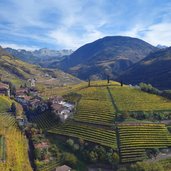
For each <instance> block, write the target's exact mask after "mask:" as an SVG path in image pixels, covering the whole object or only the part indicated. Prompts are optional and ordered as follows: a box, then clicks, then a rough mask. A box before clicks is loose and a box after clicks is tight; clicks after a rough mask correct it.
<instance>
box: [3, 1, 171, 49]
mask: <svg viewBox="0 0 171 171" xmlns="http://www.w3.org/2000/svg"><path fill="white" fill-rule="evenodd" d="M115 35H123V36H131V37H137V38H141V39H143V40H145V41H147V42H149V43H151V44H153V45H157V44H162V45H167V46H171V1H170V0H0V45H1V46H3V47H7V46H8V47H12V48H16V49H22V48H24V49H28V50H34V49H38V48H44V47H47V48H50V49H73V50H75V49H77V48H79V47H80V46H82V45H84V44H86V43H89V42H92V41H94V40H96V39H99V38H102V37H104V36H115Z"/></svg>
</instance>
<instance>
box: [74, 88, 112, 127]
mask: <svg viewBox="0 0 171 171" xmlns="http://www.w3.org/2000/svg"><path fill="white" fill-rule="evenodd" d="M78 93H79V94H81V96H82V98H81V100H80V101H79V103H78V105H77V110H76V111H77V112H76V114H75V115H74V119H75V120H76V121H81V122H89V123H98V124H102V125H107V124H108V125H110V124H112V123H113V121H114V118H115V110H114V107H113V105H112V102H111V99H110V96H109V94H108V91H107V88H106V87H89V88H86V89H82V90H80V91H79V92H78Z"/></svg>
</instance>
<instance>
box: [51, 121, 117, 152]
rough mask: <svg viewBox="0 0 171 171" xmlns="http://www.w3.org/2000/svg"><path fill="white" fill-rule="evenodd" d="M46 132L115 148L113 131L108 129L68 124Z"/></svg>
mask: <svg viewBox="0 0 171 171" xmlns="http://www.w3.org/2000/svg"><path fill="white" fill-rule="evenodd" d="M48 132H49V133H53V134H59V135H65V136H70V137H75V138H79V139H83V140H86V141H90V142H94V143H97V144H100V145H104V146H107V147H111V148H113V149H116V148H117V144H116V134H115V131H114V130H110V129H105V128H98V127H95V126H90V125H85V124H77V123H72V122H68V123H65V124H63V125H61V126H59V127H55V128H52V129H50V130H49V131H48Z"/></svg>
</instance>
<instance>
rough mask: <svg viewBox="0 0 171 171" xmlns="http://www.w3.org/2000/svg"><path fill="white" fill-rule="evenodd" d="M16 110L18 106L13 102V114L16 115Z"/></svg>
mask: <svg viewBox="0 0 171 171" xmlns="http://www.w3.org/2000/svg"><path fill="white" fill-rule="evenodd" d="M16 110H17V108H16V105H15V103H14V102H13V103H12V104H11V112H13V113H14V115H16Z"/></svg>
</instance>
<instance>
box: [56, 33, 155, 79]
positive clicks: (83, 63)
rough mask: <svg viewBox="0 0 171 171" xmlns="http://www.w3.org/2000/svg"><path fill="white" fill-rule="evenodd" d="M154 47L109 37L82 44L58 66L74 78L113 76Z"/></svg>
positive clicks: (131, 40)
mask: <svg viewBox="0 0 171 171" xmlns="http://www.w3.org/2000/svg"><path fill="white" fill-rule="evenodd" d="M155 50H157V48H156V47H153V46H152V45H150V44H148V43H146V42H144V41H143V40H140V39H137V38H131V37H122V36H111V37H104V38H102V39H99V40H96V41H95V42H92V43H89V44H86V45H84V46H82V47H80V48H79V49H77V50H76V51H75V52H74V53H72V54H71V55H70V56H69V57H67V58H65V59H64V60H63V61H61V63H60V65H59V68H61V69H63V70H64V71H67V72H69V73H71V74H73V75H75V76H77V77H78V78H81V79H88V78H89V77H91V78H94V79H97V78H106V74H107V75H110V76H111V77H112V78H116V77H117V76H118V75H119V74H120V73H121V72H122V71H124V70H126V69H127V68H128V67H130V66H131V65H133V64H134V63H136V62H138V61H140V60H142V59H143V58H144V57H145V56H147V55H148V54H149V53H151V52H153V51H155Z"/></svg>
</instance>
